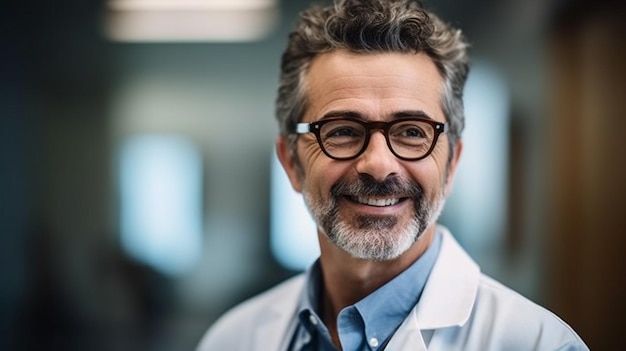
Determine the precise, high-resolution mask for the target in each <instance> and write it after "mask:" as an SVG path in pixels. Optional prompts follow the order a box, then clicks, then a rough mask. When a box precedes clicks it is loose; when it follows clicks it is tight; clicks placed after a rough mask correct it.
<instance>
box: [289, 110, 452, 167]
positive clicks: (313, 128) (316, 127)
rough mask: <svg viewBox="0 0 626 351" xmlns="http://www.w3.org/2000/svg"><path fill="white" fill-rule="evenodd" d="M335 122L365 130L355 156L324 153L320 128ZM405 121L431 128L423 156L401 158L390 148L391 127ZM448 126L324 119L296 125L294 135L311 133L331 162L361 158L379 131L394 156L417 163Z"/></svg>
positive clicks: (425, 121) (429, 150)
mask: <svg viewBox="0 0 626 351" xmlns="http://www.w3.org/2000/svg"><path fill="white" fill-rule="evenodd" d="M336 121H351V122H355V123H358V124H360V125H362V126H363V128H364V129H365V141H364V142H363V146H361V150H359V151H358V152H357V153H356V154H355V155H353V156H348V157H335V156H333V155H331V154H329V153H328V151H326V149H325V148H324V144H323V143H322V136H321V135H320V131H321V130H322V126H324V124H326V123H330V122H336ZM406 121H419V122H424V123H427V124H429V125H430V126H432V127H433V130H434V133H435V134H434V136H433V141H432V143H431V145H430V148H429V149H428V151H426V153H425V154H424V155H422V156H420V157H404V156H401V155H399V154H398V153H397V152H396V151H395V150H394V149H393V147H392V146H391V141H390V139H389V131H390V130H391V127H393V126H394V125H395V124H397V123H402V122H406ZM448 126H449V125H448V123H442V122H437V121H433V120H432V119H429V118H419V117H412V118H400V119H396V120H393V121H391V122H382V121H375V122H368V121H364V120H361V119H357V118H346V117H331V118H326V119H323V120H320V121H316V122H312V123H297V124H296V128H295V131H294V133H295V134H299V135H302V134H307V133H313V134H314V135H315V138H316V139H317V144H318V145H319V146H320V149H321V150H322V152H323V153H324V154H325V155H326V156H328V157H329V158H331V159H333V160H339V161H346V160H353V159H355V158H357V157H359V156H361V154H363V152H365V150H366V149H367V146H368V145H369V142H370V137H371V135H372V131H374V130H380V131H382V132H383V135H384V136H385V141H386V142H387V147H388V148H389V150H390V151H391V153H392V154H393V155H394V156H396V157H397V158H399V159H401V160H404V161H419V160H422V159H424V158H426V157H428V156H429V155H430V154H431V152H433V150H434V149H435V145H437V141H438V140H439V136H440V135H441V134H443V133H446V132H447V131H448Z"/></svg>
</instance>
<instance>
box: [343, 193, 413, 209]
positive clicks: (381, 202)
mask: <svg viewBox="0 0 626 351" xmlns="http://www.w3.org/2000/svg"><path fill="white" fill-rule="evenodd" d="M350 198H351V199H352V201H354V202H356V203H360V204H363V205H368V206H376V207H385V206H393V205H395V204H397V203H399V202H400V200H401V199H399V198H392V199H374V198H369V197H362V196H352V197H350Z"/></svg>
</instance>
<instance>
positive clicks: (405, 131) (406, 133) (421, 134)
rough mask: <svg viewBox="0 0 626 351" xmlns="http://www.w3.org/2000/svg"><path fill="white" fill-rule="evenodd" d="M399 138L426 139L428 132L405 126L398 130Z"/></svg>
mask: <svg viewBox="0 0 626 351" xmlns="http://www.w3.org/2000/svg"><path fill="white" fill-rule="evenodd" d="M397 135H398V136H401V137H407V138H425V137H426V132H425V131H424V130H423V129H422V128H419V127H417V126H412V125H404V126H402V128H401V129H400V130H398V134H397Z"/></svg>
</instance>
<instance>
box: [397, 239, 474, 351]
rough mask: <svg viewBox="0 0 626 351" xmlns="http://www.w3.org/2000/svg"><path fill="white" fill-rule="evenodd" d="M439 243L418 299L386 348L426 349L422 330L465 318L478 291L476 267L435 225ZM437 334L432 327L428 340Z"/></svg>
mask: <svg viewBox="0 0 626 351" xmlns="http://www.w3.org/2000/svg"><path fill="white" fill-rule="evenodd" d="M439 230H440V231H441V232H442V235H443V237H442V243H441V250H440V252H439V256H438V257H437V261H436V262H435V265H434V266H433V270H432V272H431V273H430V277H429V279H428V281H427V282H426V286H425V287H424V292H423V293H422V297H421V298H420V301H419V303H418V304H417V305H416V306H415V308H414V309H413V310H412V311H411V313H410V314H409V316H408V317H407V318H406V319H405V320H404V322H403V323H402V325H400V327H399V328H398V330H397V331H396V333H395V334H394V335H393V337H392V338H391V340H390V341H389V344H388V345H387V347H386V348H385V349H386V350H426V349H427V346H426V342H425V341H424V338H423V335H422V332H423V331H428V332H431V331H433V330H434V329H438V328H445V327H451V326H461V325H463V324H465V322H467V320H468V319H469V317H470V314H471V312H472V308H473V306H474V301H475V299H476V294H477V292H478V282H479V278H480V269H479V268H478V265H477V264H476V263H475V262H474V261H473V260H472V259H471V258H470V257H469V256H468V255H467V253H465V251H464V250H463V249H462V248H461V246H460V245H459V244H458V243H457V242H456V240H454V238H453V237H452V235H451V234H450V233H449V232H448V230H447V229H445V228H443V227H439ZM436 338H437V332H436V330H435V331H434V333H433V334H432V339H430V340H431V341H432V340H435V339H436Z"/></svg>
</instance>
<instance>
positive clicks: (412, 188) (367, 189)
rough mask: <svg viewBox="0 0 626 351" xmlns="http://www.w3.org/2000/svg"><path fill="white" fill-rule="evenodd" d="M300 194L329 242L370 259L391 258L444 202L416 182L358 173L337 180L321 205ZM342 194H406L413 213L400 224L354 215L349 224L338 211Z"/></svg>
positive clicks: (413, 239)
mask: <svg viewBox="0 0 626 351" xmlns="http://www.w3.org/2000/svg"><path fill="white" fill-rule="evenodd" d="M303 195H304V201H305V203H306V205H307V207H308V208H309V211H310V212H311V214H312V216H313V218H314V219H315V221H316V223H317V226H318V229H319V230H320V231H321V232H323V233H324V234H325V236H326V238H327V239H328V240H329V241H330V242H331V243H333V244H334V245H336V246H337V247H339V248H341V249H342V250H344V251H345V252H347V253H348V254H350V255H351V256H352V257H355V258H359V259H365V260H372V261H386V260H392V259H395V258H397V257H399V256H400V255H402V254H403V253H405V252H406V251H407V250H408V249H409V248H410V247H411V246H412V245H413V244H414V243H415V242H416V241H417V240H418V239H419V238H420V237H421V236H422V234H423V233H424V232H425V230H426V228H428V227H429V226H430V225H431V224H433V223H434V222H435V221H436V220H437V218H438V217H439V214H440V213H441V210H442V208H443V204H444V202H445V198H444V196H443V194H441V195H440V196H438V197H437V198H436V199H432V200H430V201H429V200H428V199H427V198H426V197H425V196H424V192H423V190H422V188H421V187H420V186H419V185H418V184H417V183H415V182H412V181H403V180H400V179H399V178H397V177H392V178H389V179H387V180H385V181H384V182H382V183H380V182H376V181H374V180H373V179H372V178H371V177H369V176H360V177H359V178H358V179H357V180H356V181H354V182H350V183H348V182H347V181H345V180H339V181H338V182H337V183H336V184H335V185H334V186H333V187H332V189H331V194H330V195H331V196H330V197H329V200H328V201H327V203H325V204H322V203H320V201H319V200H317V199H314V198H313V196H311V194H310V193H309V192H308V191H307V190H306V189H305V191H304V192H303ZM343 196H365V197H367V196H379V197H385V196H387V197H403V198H404V197H409V198H411V199H412V200H413V203H414V209H415V213H414V216H413V217H412V218H411V219H410V220H409V223H408V224H406V225H404V226H402V227H401V226H400V224H399V223H398V222H399V220H400V219H399V218H398V217H396V216H367V215H356V216H355V217H353V218H352V219H351V221H352V223H349V221H348V220H346V219H344V218H341V216H340V214H339V205H338V203H339V199H340V198H341V197H343Z"/></svg>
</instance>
